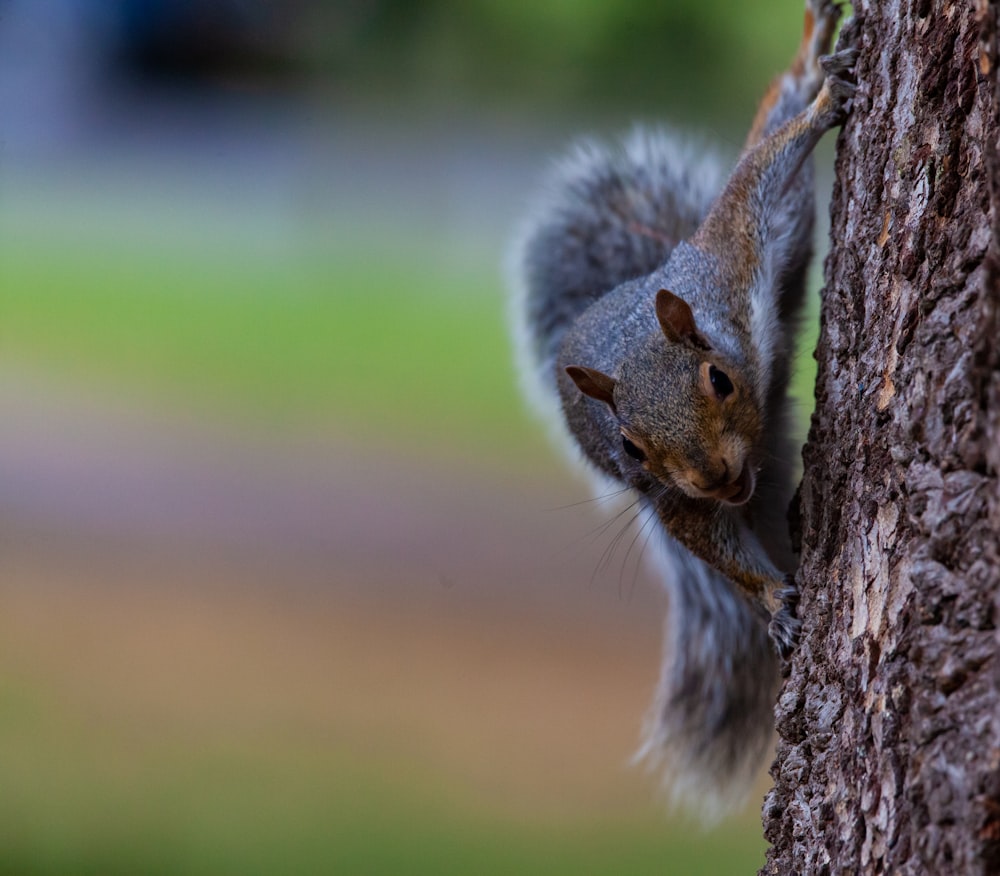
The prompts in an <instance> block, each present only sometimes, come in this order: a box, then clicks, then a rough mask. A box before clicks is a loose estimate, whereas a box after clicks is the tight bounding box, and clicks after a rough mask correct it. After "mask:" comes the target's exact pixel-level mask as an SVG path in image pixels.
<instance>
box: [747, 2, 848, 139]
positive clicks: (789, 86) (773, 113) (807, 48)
mask: <svg viewBox="0 0 1000 876" xmlns="http://www.w3.org/2000/svg"><path fill="white" fill-rule="evenodd" d="M840 14H841V8H840V4H838V3H835V2H833V0H807V3H806V10H805V22H804V25H803V28H802V41H801V42H800V43H799V48H798V51H797V52H796V54H795V59H794V60H793V61H792V63H791V65H790V66H789V68H788V69H787V70H786V71H785V72H784V73H782V74H781V75H780V76H778V77H776V78H775V79H774V80H773V81H772V83H771V86H770V87H769V88H768V90H767V92H766V93H765V94H764V97H763V98H762V99H761V102H760V105H759V107H758V109H757V114H756V116H755V117H754V120H753V124H752V125H751V127H750V133H749V135H748V136H747V141H746V145H745V147H744V148H745V149H750V148H752V147H753V146H755V145H756V144H757V143H759V142H760V141H761V140H763V139H764V138H765V137H766V136H767V135H768V134H770V133H771V132H772V131H774V130H775V129H776V128H778V127H779V126H780V125H782V124H784V123H785V122H786V121H788V120H789V119H790V118H792V116H794V115H796V114H797V113H799V112H801V111H802V110H803V109H805V107H806V106H808V104H809V102H810V101H811V100H812V99H813V98H814V97H815V96H816V94H817V93H818V92H819V89H820V87H821V86H822V85H823V79H824V71H823V67H822V64H821V58H822V57H823V56H824V55H825V54H826V53H827V52H829V51H830V49H831V47H832V45H833V35H834V33H835V32H836V30H837V22H838V21H839V20H840Z"/></svg>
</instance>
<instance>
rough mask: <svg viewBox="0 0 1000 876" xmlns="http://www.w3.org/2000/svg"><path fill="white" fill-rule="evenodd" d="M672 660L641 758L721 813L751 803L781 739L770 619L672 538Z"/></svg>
mask: <svg viewBox="0 0 1000 876" xmlns="http://www.w3.org/2000/svg"><path fill="white" fill-rule="evenodd" d="M663 542H664V544H663V552H662V555H661V556H660V557H659V558H658V559H659V563H658V564H659V565H660V567H661V569H662V571H663V576H664V584H665V587H666V589H667V593H668V598H669V606H668V614H667V620H666V638H665V642H664V654H663V667H662V670H661V676H660V681H659V683H658V685H657V689H656V696H655V699H654V701H653V705H652V708H651V710H650V713H649V715H648V718H647V720H646V724H645V727H644V732H643V742H642V745H641V747H640V749H639V751H638V752H637V753H636V756H635V760H636V761H637V762H642V763H645V764H646V765H647V766H649V767H650V768H651V769H653V770H655V771H657V772H659V773H661V775H662V777H663V787H664V790H665V791H666V792H667V795H668V797H669V798H670V800H671V802H672V803H674V804H675V805H679V806H681V807H682V808H686V809H690V810H693V811H695V812H697V813H698V815H700V816H701V817H702V818H703V819H705V820H708V821H715V820H718V819H721V818H722V817H724V816H725V815H727V814H729V813H731V812H733V811H734V810H736V809H737V808H739V807H740V806H741V805H743V804H744V803H745V802H746V799H747V797H748V796H749V794H750V792H751V790H752V788H753V785H754V783H755V782H756V781H757V780H758V779H759V778H760V773H761V767H762V766H763V764H764V763H765V761H766V758H767V757H768V755H769V753H770V751H771V747H772V745H773V741H774V740H773V727H774V702H775V699H776V697H777V692H778V686H779V682H780V670H779V663H778V658H777V656H776V654H775V653H774V648H773V646H772V644H771V642H770V640H769V638H768V635H767V625H766V622H765V621H764V620H763V619H762V618H761V617H760V616H759V615H758V614H757V613H756V612H755V611H754V609H753V608H752V607H751V606H750V604H749V603H748V602H747V600H746V599H745V598H744V597H743V596H742V595H740V594H739V593H738V592H736V590H735V589H734V588H733V586H732V585H731V584H730V583H729V582H728V581H727V580H726V579H725V578H724V577H723V576H722V575H720V574H719V573H718V572H716V571H715V570H714V569H712V568H711V567H709V566H708V565H706V564H705V563H704V562H702V561H701V560H699V559H698V558H696V557H694V556H692V555H691V554H690V553H688V552H687V551H686V550H685V549H684V548H683V547H681V546H680V545H677V544H676V543H674V542H672V541H670V542H669V543H667V539H664V540H663Z"/></svg>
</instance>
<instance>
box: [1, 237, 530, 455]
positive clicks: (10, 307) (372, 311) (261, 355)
mask: <svg viewBox="0 0 1000 876" xmlns="http://www.w3.org/2000/svg"><path fill="white" fill-rule="evenodd" d="M498 273H499V269H498V268H495V266H494V265H484V266H482V267H481V268H480V269H478V270H463V269H460V268H456V267H454V266H452V267H449V268H446V267H445V266H443V265H442V264H438V263H435V262H434V261H433V260H425V261H424V262H422V263H418V264H417V265H416V266H414V263H413V262H412V261H410V260H406V259H400V258H399V257H398V254H393V255H389V254H384V253H376V252H370V253H362V254H360V255H359V256H358V257H355V258H352V257H350V256H342V257H339V258H325V259H324V258H321V257H315V258H309V257H303V258H297V259H291V258H290V259H287V260H279V261H267V260H257V259H253V258H249V259H248V258H246V257H241V258H232V259H228V260H227V259H225V257H224V256H221V255H220V256H214V257H213V256H211V255H207V254H205V253H194V254H189V253H183V252H181V253H177V252H173V253H171V252H164V251H162V250H160V251H150V252H142V251H136V249H134V248H132V249H129V250H127V251H125V250H118V251H113V252H105V251H99V250H97V251H95V250H93V249H86V250H84V249H80V250H76V251H74V250H72V249H70V248H63V249H62V250H61V251H60V252H59V253H58V257H56V258H53V257H52V256H51V251H50V250H48V249H46V248H44V247H43V246H41V245H39V246H38V248H37V249H36V248H34V247H33V246H31V245H30V244H28V245H23V246H20V247H18V248H17V249H13V250H11V251H9V252H7V253H6V254H5V257H4V264H3V267H2V278H3V287H4V290H5V292H4V295H3V301H2V304H0V324H2V328H0V332H2V335H0V337H2V346H3V350H4V355H5V356H6V357H8V358H13V359H16V360H18V361H20V362H22V363H27V364H30V365H32V366H34V367H38V368H43V369H46V370H48V371H50V372H54V373H56V374H59V375H62V376H69V377H71V378H73V379H75V380H88V381H96V382H99V383H101V384H103V385H110V386H112V387H117V388H118V390H119V391H123V392H126V393H130V394H133V395H135V396H137V397H149V396H150V395H152V397H153V398H155V399H157V400H158V401H160V402H171V401H174V402H178V403H183V404H185V405H188V406H193V407H194V408H195V409H197V410H212V411H214V413H215V415H217V416H223V417H226V416H228V417H236V418H250V419H252V420H255V421H257V422H258V423H261V424H263V423H266V422H268V421H270V422H293V423H294V422H299V423H309V424H311V425H315V424H316V423H315V421H316V418H320V419H321V420H327V421H329V422H330V423H331V424H333V425H335V426H336V428H338V429H342V430H352V431H355V432H356V431H357V430H363V433H364V434H367V435H369V436H370V437H371V439H372V440H387V441H388V442H394V441H400V442H402V441H406V442H418V443H430V442H432V441H436V440H438V439H439V438H440V437H441V436H442V435H447V436H448V441H449V443H454V444H456V445H459V444H461V443H462V442H463V441H465V440H474V441H476V442H483V443H485V444H486V445H487V446H490V447H492V448H500V447H505V446H509V444H510V442H511V441H514V442H520V443H521V444H523V443H524V442H525V440H526V431H527V430H526V428H525V423H524V418H523V416H522V415H521V406H520V403H519V401H518V400H517V397H516V387H515V382H514V379H513V371H512V367H511V364H510V358H511V356H510V348H509V343H508V340H507V335H506V315H505V312H504V304H503V301H502V295H501V291H500V281H499V277H498ZM364 434H361V435H358V436H357V437H361V438H363V437H364Z"/></svg>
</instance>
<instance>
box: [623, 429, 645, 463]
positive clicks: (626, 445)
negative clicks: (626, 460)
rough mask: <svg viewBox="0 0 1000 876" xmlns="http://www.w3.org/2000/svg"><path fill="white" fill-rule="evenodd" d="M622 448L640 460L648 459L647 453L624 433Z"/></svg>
mask: <svg viewBox="0 0 1000 876" xmlns="http://www.w3.org/2000/svg"><path fill="white" fill-rule="evenodd" d="M622 448H623V449H624V450H625V452H626V453H627V454H628V455H629V456H631V457H632V459H637V460H638V461H639V462H643V461H644V460H645V459H646V454H645V453H643V452H642V451H641V450H640V449H639V448H638V447H636V445H635V444H634V443H633V442H631V441H629V440H628V438H626V437H625V436H624V435H622Z"/></svg>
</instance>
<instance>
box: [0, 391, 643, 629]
mask: <svg viewBox="0 0 1000 876" xmlns="http://www.w3.org/2000/svg"><path fill="white" fill-rule="evenodd" d="M0 410H2V411H3V419H4V421H5V422H6V423H7V424H8V427H7V428H5V429H4V430H2V432H0V520H2V522H3V528H4V530H5V531H6V532H7V533H8V535H7V538H8V539H9V538H11V537H12V536H11V533H22V534H24V535H27V534H29V533H30V534H31V539H32V540H34V541H35V542H36V543H37V544H39V545H42V544H47V545H49V546H50V547H51V548H52V549H55V550H58V549H59V547H60V544H61V543H67V544H69V543H77V544H79V543H90V544H92V545H96V546H101V545H104V546H105V547H106V549H107V550H110V551H116V550H117V551H128V550H129V545H130V544H133V545H141V546H143V549H150V548H153V549H160V550H163V551H180V552H186V553H190V554H198V553H199V552H201V553H207V554H209V555H215V556H218V557H228V558H230V559H233V560H236V561H240V562H246V563H254V562H263V563H265V564H267V565H269V566H271V567H274V568H275V569H279V568H282V567H284V569H285V571H283V572H282V573H281V574H280V575H277V577H278V578H279V580H280V579H282V578H286V577H288V576H289V572H288V570H289V569H295V568H298V569H302V570H311V573H310V574H312V575H313V576H319V577H320V578H322V577H324V575H325V576H327V577H328V578H329V581H330V584H331V585H336V586H337V587H341V588H344V587H354V588H357V589H358V590H359V591H361V592H369V593H382V594H384V595H386V596H392V597H399V596H400V595H404V594H405V595H409V596H410V597H413V598H433V599H437V600H440V599H445V600H446V601H453V602H454V601H456V600H458V601H470V602H475V601H486V602H490V603H492V602H495V601H497V600H502V601H505V602H511V601H521V602H523V603H524V604H525V605H535V606H538V605H541V604H543V603H548V604H549V605H550V607H554V606H556V605H559V606H560V610H563V611H569V612H575V611H578V610H581V609H584V610H587V609H595V610H603V609H604V608H607V607H611V608H612V613H613V614H616V615H621V616H622V617H623V618H624V617H630V618H631V619H632V620H637V619H642V618H644V617H647V615H648V616H649V617H650V618H651V619H652V623H653V625H654V626H657V627H658V625H659V619H658V615H659V610H660V607H659V594H658V593H657V592H656V588H655V585H653V584H651V582H650V581H649V580H648V578H646V577H645V576H644V575H643V574H641V573H640V571H639V570H638V569H637V568H636V562H635V561H636V560H637V558H638V554H639V544H638V543H637V544H636V546H635V547H634V549H633V550H632V552H631V554H630V555H629V556H628V557H627V558H626V557H625V554H626V552H627V550H628V547H629V544H630V543H631V540H632V535H631V534H629V535H628V536H626V537H625V538H623V539H622V542H621V544H620V546H619V547H618V549H617V550H616V551H615V552H614V553H613V554H612V556H611V559H610V561H609V562H608V563H607V568H606V569H599V566H600V564H601V562H602V554H603V552H604V551H605V549H606V548H608V547H609V545H610V544H611V541H612V540H613V538H614V537H615V536H616V535H617V534H618V533H619V532H620V530H621V527H620V526H619V525H618V524H617V523H613V524H611V525H610V526H609V527H608V528H607V530H606V531H604V532H597V531H596V530H598V529H600V528H601V527H602V525H603V524H604V523H606V522H610V521H612V520H613V518H614V517H615V515H616V514H617V508H612V507H611V506H610V505H607V504H603V503H593V502H587V501H586V499H587V493H586V490H585V489H584V488H583V487H582V486H581V485H579V484H577V483H575V482H573V481H571V480H570V479H569V478H568V477H567V476H566V475H565V474H564V472H563V469H562V468H561V467H560V466H559V463H558V461H557V460H555V458H554V457H552V458H551V461H550V460H549V459H546V460H541V461H540V464H541V465H546V464H548V465H549V466H550V467H551V471H541V472H532V471H510V470H505V469H503V468H501V467H490V466H489V465H486V466H484V465H481V464H473V462H472V460H471V459H467V460H462V459H461V458H456V457H455V456H454V455H453V454H452V455H449V458H448V459H437V458H433V457H428V456H422V455H417V454H415V455H414V456H413V457H412V458H407V457H406V456H404V455H401V453H400V450H399V448H398V447H393V448H391V449H382V448H379V447H377V446H376V447H372V446H370V445H369V446H367V447H366V448H364V449H361V448H360V447H357V446H352V445H351V444H349V443H347V442H346V441H344V440H342V439H338V438H336V437H333V436H320V437H317V438H303V437H301V436H298V437H296V436H280V435H276V434H273V433H272V434H264V433H262V432H260V431H256V432H254V431H251V430H247V431H244V432H240V431H238V429H237V427H236V426H235V425H232V424H227V425H226V426H225V427H221V426H220V427H218V428H215V427H213V426H211V425H210V424H206V423H205V422H204V421H195V420H190V419H189V420H185V419H184V418H183V417H181V416H180V415H177V414H176V413H174V414H169V413H165V412H163V411H161V410H157V411H153V410H149V411H142V410H138V409H136V408H135V407H134V406H129V405H125V404H122V403H120V402H119V403H115V402H112V401H110V400H108V399H102V398H99V397H97V396H95V395H90V396H88V395H87V394H85V393H81V392H78V391H73V390H70V389H68V388H66V387H59V388H57V387H56V386H54V385H49V384H46V383H44V382H42V381H40V380H38V379H34V378H32V379H29V378H27V377H25V376H24V375H21V376H20V377H19V378H18V377H15V376H10V375H8V377H7V378H6V379H4V380H3V381H2V382H0ZM539 475H541V476H539ZM581 503H582V504H581ZM642 622H647V621H642Z"/></svg>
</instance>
